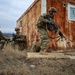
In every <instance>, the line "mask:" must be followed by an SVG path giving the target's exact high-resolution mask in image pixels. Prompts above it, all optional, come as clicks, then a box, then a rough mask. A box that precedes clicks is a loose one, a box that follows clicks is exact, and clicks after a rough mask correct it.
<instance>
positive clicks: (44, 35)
mask: <svg viewBox="0 0 75 75" xmlns="http://www.w3.org/2000/svg"><path fill="white" fill-rule="evenodd" d="M36 26H37V30H38V33H39V36H40V39H41V41H40V42H38V43H37V46H38V45H39V46H40V47H41V50H46V49H47V48H46V47H47V45H48V43H49V40H50V36H49V35H48V31H51V32H54V33H57V32H58V31H59V28H58V26H57V25H56V24H55V23H54V21H53V19H52V18H51V17H50V15H49V14H46V13H44V14H42V15H41V16H40V17H39V19H38V22H37V24H36Z"/></svg>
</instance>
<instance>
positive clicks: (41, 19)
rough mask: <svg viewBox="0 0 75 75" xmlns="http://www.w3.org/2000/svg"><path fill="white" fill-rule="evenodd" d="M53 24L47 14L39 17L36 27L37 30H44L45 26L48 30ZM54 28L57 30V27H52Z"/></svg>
mask: <svg viewBox="0 0 75 75" xmlns="http://www.w3.org/2000/svg"><path fill="white" fill-rule="evenodd" d="M53 23H54V21H53V20H52V18H51V17H50V16H49V15H48V14H46V13H44V14H43V15H41V16H40V17H39V20H38V22H37V24H36V25H37V27H38V28H43V29H45V30H46V25H47V29H48V30H50V29H51V28H52V25H53ZM54 27H55V28H57V29H58V27H57V26H55V25H54Z"/></svg>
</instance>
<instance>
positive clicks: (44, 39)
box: [37, 28, 50, 50]
mask: <svg viewBox="0 0 75 75" xmlns="http://www.w3.org/2000/svg"><path fill="white" fill-rule="evenodd" d="M37 29H38V32H39V36H40V39H41V40H40V41H39V42H38V43H37V45H38V47H39V46H41V50H45V49H46V47H47V45H48V43H49V40H50V37H49V35H48V33H47V31H46V30H45V29H42V28H41V29H39V28H37Z"/></svg>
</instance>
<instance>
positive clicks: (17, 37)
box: [13, 34, 26, 42]
mask: <svg viewBox="0 0 75 75" xmlns="http://www.w3.org/2000/svg"><path fill="white" fill-rule="evenodd" d="M13 41H17V42H25V41H26V36H23V35H22V34H14V35H13Z"/></svg>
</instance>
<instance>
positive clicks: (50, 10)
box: [49, 7, 57, 13]
mask: <svg viewBox="0 0 75 75" xmlns="http://www.w3.org/2000/svg"><path fill="white" fill-rule="evenodd" d="M49 12H55V13H56V12H57V9H56V8H55V7H51V8H50V9H49Z"/></svg>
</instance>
